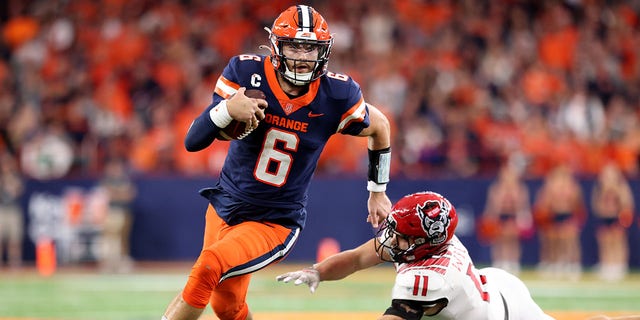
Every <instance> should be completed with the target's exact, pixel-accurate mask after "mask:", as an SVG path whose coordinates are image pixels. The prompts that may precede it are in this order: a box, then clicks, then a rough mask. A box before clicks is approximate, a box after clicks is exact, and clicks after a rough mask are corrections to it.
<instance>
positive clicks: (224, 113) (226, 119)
mask: <svg viewBox="0 0 640 320" xmlns="http://www.w3.org/2000/svg"><path fill="white" fill-rule="evenodd" d="M209 118H211V121H213V124H215V125H216V126H217V127H218V128H224V127H226V126H228V125H229V123H231V121H232V120H233V118H232V117H231V115H230V114H229V109H228V108H227V100H222V101H220V103H218V105H217V106H215V107H213V108H212V109H211V110H209Z"/></svg>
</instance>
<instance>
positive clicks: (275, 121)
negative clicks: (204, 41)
mask: <svg viewBox="0 0 640 320" xmlns="http://www.w3.org/2000/svg"><path fill="white" fill-rule="evenodd" d="M275 72H276V71H275V70H274V68H273V65H272V63H271V60H270V59H269V58H268V57H264V56H258V55H239V56H236V57H233V58H232V59H231V60H230V62H229V64H228V65H227V66H226V67H225V69H224V71H223V73H222V75H221V76H220V78H219V79H218V81H217V83H216V88H215V91H214V94H213V102H212V104H211V105H210V106H209V107H208V108H207V110H205V113H203V114H208V110H210V109H211V108H213V107H214V106H216V105H217V104H218V103H219V102H220V101H222V100H223V99H227V98H229V97H230V96H231V95H233V94H234V93H236V91H237V90H238V89H239V88H240V87H246V88H247V89H258V90H261V91H262V92H264V93H265V95H266V100H267V102H268V107H267V108H266V109H265V114H266V117H265V119H264V120H262V121H260V125H259V126H258V128H257V129H255V130H254V131H253V132H252V133H251V134H249V135H248V136H247V137H245V138H244V139H242V140H234V141H232V142H231V144H230V148H229V152H228V155H227V157H226V160H225V163H224V166H223V168H222V173H221V176H220V179H219V181H218V185H217V187H216V188H215V189H214V190H211V189H210V190H209V191H207V192H205V194H203V195H204V196H206V197H207V198H209V200H210V201H211V203H212V204H213V205H214V207H215V208H216V211H217V212H218V214H219V215H220V216H221V217H222V218H223V219H225V221H227V223H230V224H233V223H237V222H240V221H244V220H258V221H260V220H267V221H278V222H280V223H284V224H290V225H298V226H300V227H303V226H304V220H305V217H306V211H305V209H304V208H305V205H306V202H307V190H308V187H309V183H310V181H311V177H312V176H313V173H314V171H315V169H316V166H317V163H318V159H319V157H320V153H321V152H322V149H323V148H324V146H325V144H326V143H327V140H328V139H329V138H330V137H331V135H333V134H335V133H342V134H350V135H357V134H359V133H360V132H361V131H362V130H363V129H364V128H366V127H368V126H369V117H368V110H367V107H366V104H365V102H364V99H363V97H362V92H361V90H360V86H359V85H358V84H357V83H356V82H355V81H353V80H352V79H351V78H349V77H347V76H345V75H341V74H335V73H331V72H329V73H327V75H325V76H323V77H321V78H319V79H318V80H315V81H314V82H312V83H311V84H310V85H309V91H308V92H307V93H306V94H304V95H302V96H300V97H296V98H293V99H291V98H289V97H288V96H287V95H286V94H285V93H284V91H282V89H281V88H280V86H279V84H278V80H277V78H276V73H275ZM206 119H208V117H206ZM203 121H204V120H203ZM209 121H210V120H209ZM208 125H212V122H210V123H209V124H208ZM198 128H199V126H198V125H195V122H194V125H192V127H191V129H190V130H189V131H190V132H189V135H193V136H197V135H198V133H197V132H191V131H196V130H198ZM208 141H209V142H210V141H213V138H210V139H209V140H208ZM214 147H215V145H214ZM187 148H188V149H189V146H187Z"/></svg>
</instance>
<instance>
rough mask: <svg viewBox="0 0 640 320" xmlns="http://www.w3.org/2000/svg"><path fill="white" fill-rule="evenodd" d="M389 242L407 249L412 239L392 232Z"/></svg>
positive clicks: (401, 248) (398, 247)
mask: <svg viewBox="0 0 640 320" xmlns="http://www.w3.org/2000/svg"><path fill="white" fill-rule="evenodd" d="M391 244H392V245H393V247H395V248H397V249H400V250H407V249H409V247H410V246H411V245H412V244H413V239H412V237H409V236H405V235H403V234H400V233H395V232H394V234H393V238H392V239H391Z"/></svg>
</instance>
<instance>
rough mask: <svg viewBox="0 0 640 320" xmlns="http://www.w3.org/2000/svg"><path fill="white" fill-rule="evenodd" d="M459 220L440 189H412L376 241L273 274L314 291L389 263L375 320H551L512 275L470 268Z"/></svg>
mask: <svg viewBox="0 0 640 320" xmlns="http://www.w3.org/2000/svg"><path fill="white" fill-rule="evenodd" d="M457 224H458V216H457V215H456V209H455V207H454V206H453V205H452V204H451V203H450V202H449V200H447V199H446V198H444V197H443V196H441V195H440V194H437V193H435V192H419V193H414V194H410V195H407V196H405V197H403V198H402V199H400V200H399V201H398V202H397V203H396V204H395V205H394V206H393V208H392V211H391V213H390V214H389V216H388V217H387V219H386V220H385V222H384V223H383V225H382V227H381V228H380V230H379V232H378V235H377V236H376V238H374V239H371V240H369V241H368V242H366V243H364V244H362V245H361V246H359V247H357V248H355V249H352V250H347V251H343V252H341V253H338V254H335V255H333V256H330V257H328V258H326V259H325V260H323V261H321V262H320V263H318V264H315V265H314V266H313V267H311V268H306V269H303V270H299V271H294V272H289V273H285V274H282V275H280V276H278V277H277V278H276V279H277V280H278V281H284V282H290V281H293V282H294V284H296V285H299V284H302V283H305V284H307V285H308V286H309V288H310V289H311V292H314V291H315V290H316V288H317V287H318V284H319V283H320V281H328V280H338V279H342V278H344V277H346V276H348V275H350V274H352V273H354V272H356V271H358V270H362V269H365V268H368V267H372V266H374V265H377V264H379V263H382V262H384V261H390V262H394V263H395V266H396V272H397V275H396V280H395V284H394V286H393V290H392V293H391V295H392V300H391V306H390V307H389V308H388V309H387V310H386V311H385V312H384V314H383V315H382V316H381V317H379V318H378V319H379V320H397V319H406V320H417V319H421V318H423V317H426V318H428V319H483V320H503V319H512V320H513V319H531V320H541V319H553V318H552V317H550V316H548V315H547V314H545V313H544V312H543V311H542V310H541V309H540V307H538V305H537V304H536V303H535V302H534V301H533V299H532V298H531V295H530V294H529V290H528V289H527V287H526V286H525V284H524V283H523V282H522V281H520V280H519V279H518V278H517V277H515V276H513V275H512V274H510V273H508V272H506V271H504V270H502V269H498V268H484V269H476V267H475V266H474V264H473V261H472V260H471V257H470V256H469V253H468V252H467V249H466V248H465V247H464V245H463V244H462V243H461V242H460V240H458V238H457V237H456V236H455V235H454V231H455V229H456V226H457Z"/></svg>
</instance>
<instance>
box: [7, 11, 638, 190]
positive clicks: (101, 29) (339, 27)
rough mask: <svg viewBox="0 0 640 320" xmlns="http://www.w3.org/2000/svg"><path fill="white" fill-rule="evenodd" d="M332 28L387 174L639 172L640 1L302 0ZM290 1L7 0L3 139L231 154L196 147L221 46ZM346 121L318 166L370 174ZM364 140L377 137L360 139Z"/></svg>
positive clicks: (72, 169)
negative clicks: (380, 113) (388, 151)
mask: <svg viewBox="0 0 640 320" xmlns="http://www.w3.org/2000/svg"><path fill="white" fill-rule="evenodd" d="M305 3H308V4H310V5H312V6H314V7H315V8H316V9H317V10H318V11H319V12H320V13H321V14H322V15H323V16H324V17H325V18H326V19H327V21H328V23H329V28H330V30H331V32H332V33H334V34H335V44H334V46H333V50H332V55H331V59H330V63H329V69H330V70H331V71H334V72H337V73H345V74H348V75H350V76H352V77H353V78H354V79H355V80H356V81H358V82H359V83H360V85H361V86H362V90H363V93H364V95H365V99H366V100H367V101H368V102H369V103H372V104H375V105H377V106H378V107H380V108H382V109H383V110H385V112H386V113H387V114H388V115H389V116H390V118H391V120H392V122H393V124H392V125H393V128H394V130H393V137H394V144H393V149H394V153H393V154H394V155H393V156H394V157H395V160H394V161H393V175H395V176H405V177H441V176H445V177H470V176H494V175H496V174H497V173H498V171H499V168H500V164H501V163H504V162H505V161H507V160H508V161H509V162H512V163H516V164H518V165H519V166H520V168H521V170H524V172H525V175H526V176H527V177H534V178H535V177H543V176H544V175H546V174H547V173H548V172H550V170H551V168H553V167H555V166H556V165H557V164H559V163H563V164H565V165H567V166H569V167H570V168H571V170H573V171H574V172H576V173H578V174H579V175H582V176H591V177H594V176H595V175H596V174H597V173H598V172H599V171H600V170H601V168H602V167H604V165H605V164H606V163H608V162H611V161H612V162H615V163H616V164H617V165H618V166H619V167H620V168H621V169H622V171H623V173H624V174H625V175H627V176H629V177H638V174H639V152H640V123H639V121H640V99H639V98H640V94H639V90H640V60H639V58H640V57H639V55H640V50H638V48H640V20H639V14H640V2H639V1H600V0H567V1H537V0H535V1H534V0H531V1H525V0H500V1H465V0H459V1H455V0H431V1H416V0H397V1H384V0H380V1H366V0H353V1H337V0H329V1H306V2H305ZM291 4H294V2H292V1H287V0H274V1H268V2H267V1H258V0H233V1H232V0H153V1H152V0H102V1H91V0H47V1H44V0H42V1H40V0H8V1H2V4H0V6H1V7H0V32H1V33H0V153H6V154H10V155H12V156H14V157H15V158H16V159H17V160H18V161H19V163H20V167H21V168H22V170H23V171H24V172H25V173H26V174H27V175H29V176H31V177H34V178H40V179H48V178H57V177H67V176H78V175H88V176H92V175H99V174H101V172H102V170H103V168H104V165H105V163H106V161H107V160H108V159H126V160H127V161H128V162H129V164H128V165H129V166H130V167H131V168H132V169H133V170H134V172H136V173H139V174H178V175H202V174H207V175H208V174H210V173H214V172H216V171H217V170H219V169H220V167H221V165H222V163H221V162H222V161H223V159H224V155H225V153H226V145H225V143H223V142H220V143H218V147H213V148H209V149H207V150H206V151H204V152H199V153H187V152H186V151H185V150H184V147H183V144H182V142H183V138H184V135H185V133H186V130H187V128H188V126H189V124H190V122H191V120H192V119H193V118H194V117H195V116H196V115H198V114H199V113H200V112H201V111H202V110H203V108H205V107H206V106H207V105H208V104H209V103H210V101H211V95H212V89H213V87H214V85H215V82H216V80H217V77H218V76H219V74H220V73H221V71H222V68H223V67H224V66H225V65H226V63H227V62H228V59H229V58H230V57H232V56H233V55H236V54H239V53H261V54H268V52H267V51H265V50H261V49H259V46H260V45H261V44H266V43H267V33H266V32H264V31H263V30H262V29H263V27H265V26H268V27H270V25H271V23H272V22H273V20H274V19H275V17H276V15H277V14H278V13H279V12H281V11H282V10H283V9H284V8H286V7H287V6H289V5H291ZM359 140H362V139H350V138H349V137H342V136H337V137H334V138H332V140H331V141H330V143H329V145H328V146H327V148H326V150H325V151H326V152H325V154H324V155H323V158H322V161H321V163H320V166H319V169H318V170H319V174H340V175H344V174H350V173H355V174H361V173H362V172H365V171H366V166H367V154H366V148H364V147H357V148H356V147H352V145H353V144H361V143H363V142H362V141H359ZM364 143H366V141H364Z"/></svg>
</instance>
